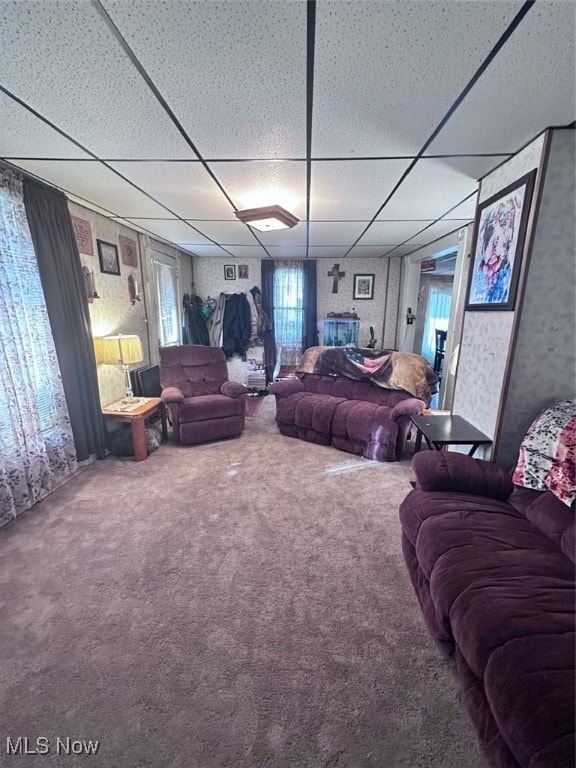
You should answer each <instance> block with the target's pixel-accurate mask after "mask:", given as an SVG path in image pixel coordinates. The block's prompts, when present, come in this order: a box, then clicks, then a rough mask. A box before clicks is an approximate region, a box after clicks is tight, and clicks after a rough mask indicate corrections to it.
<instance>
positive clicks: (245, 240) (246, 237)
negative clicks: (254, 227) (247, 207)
mask: <svg viewBox="0 0 576 768" xmlns="http://www.w3.org/2000/svg"><path fill="white" fill-rule="evenodd" d="M190 224H192V225H193V226H195V227H196V228H197V229H199V230H200V231H201V232H203V233H204V234H205V235H206V237H210V238H211V239H212V240H216V242H218V243H222V244H223V245H254V244H256V245H257V243H256V240H255V238H254V235H253V234H252V232H251V231H250V230H249V229H248V227H247V226H246V224H243V223H242V222H241V221H190ZM258 234H259V235H260V234H261V233H258Z"/></svg>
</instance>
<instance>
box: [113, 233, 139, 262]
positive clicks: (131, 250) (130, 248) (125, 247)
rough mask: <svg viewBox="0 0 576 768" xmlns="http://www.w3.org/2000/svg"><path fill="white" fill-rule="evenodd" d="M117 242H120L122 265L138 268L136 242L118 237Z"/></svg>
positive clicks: (129, 238) (121, 236)
mask: <svg viewBox="0 0 576 768" xmlns="http://www.w3.org/2000/svg"><path fill="white" fill-rule="evenodd" d="M118 240H119V242H120V253H121V254H122V263H123V264H126V265H127V266H129V267H137V266H138V246H137V245H136V240H132V238H131V237H125V236H124V235H119V236H118Z"/></svg>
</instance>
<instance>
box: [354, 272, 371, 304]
mask: <svg viewBox="0 0 576 768" xmlns="http://www.w3.org/2000/svg"><path fill="white" fill-rule="evenodd" d="M352 297H353V298H354V299H373V298H374V275H354V292H353V294H352Z"/></svg>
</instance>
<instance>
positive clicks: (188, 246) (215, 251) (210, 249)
mask: <svg viewBox="0 0 576 768" xmlns="http://www.w3.org/2000/svg"><path fill="white" fill-rule="evenodd" d="M174 244H175V245H177V246H178V248H182V249H183V250H185V251H188V252H189V253H194V254H196V255H197V256H213V257H215V258H219V259H222V258H225V257H229V254H228V253H226V251H223V250H222V248H220V247H219V246H218V245H197V244H194V243H190V242H188V241H179V240H178V241H175V242H174ZM262 254H263V256H265V255H266V254H265V253H264V252H262ZM230 258H232V257H230Z"/></svg>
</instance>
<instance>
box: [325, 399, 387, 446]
mask: <svg viewBox="0 0 576 768" xmlns="http://www.w3.org/2000/svg"><path fill="white" fill-rule="evenodd" d="M390 410H391V409H390V408H389V407H388V406H386V405H377V404H376V403H370V402H366V401H364V400H344V401H342V403H340V404H339V405H338V407H337V408H336V413H335V414H334V419H333V421H332V434H334V435H338V436H339V437H349V438H351V439H352V440H361V441H363V442H366V441H368V440H372V439H373V438H374V437H375V436H377V435H378V434H381V435H382V437H383V440H385V439H387V437H386V433H387V431H388V430H389V429H390V427H391V426H392V424H391V421H390ZM394 438H396V430H394Z"/></svg>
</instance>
